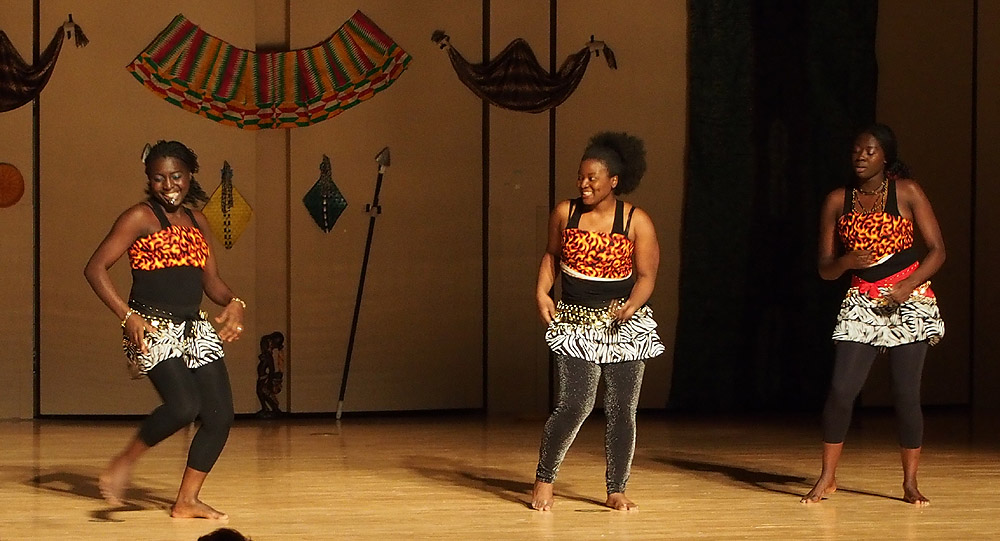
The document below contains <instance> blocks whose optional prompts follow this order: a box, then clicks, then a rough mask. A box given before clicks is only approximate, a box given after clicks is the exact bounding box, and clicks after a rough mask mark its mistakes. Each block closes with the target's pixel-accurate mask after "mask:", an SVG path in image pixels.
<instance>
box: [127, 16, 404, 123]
mask: <svg viewBox="0 0 1000 541" xmlns="http://www.w3.org/2000/svg"><path fill="white" fill-rule="evenodd" d="M410 59H411V57H410V55H409V54H408V53H407V52H406V51H404V50H403V49H402V48H400V47H399V45H397V44H396V43H395V42H394V41H393V40H392V38H390V37H389V36H388V35H386V34H385V32H383V31H382V29H380V28H379V27H378V26H377V25H375V23H374V22H372V21H371V19H369V18H368V17H367V16H365V14H364V13H362V12H361V11H357V12H355V13H354V15H352V16H351V18H350V19H348V20H347V22H345V23H344V24H343V25H342V26H341V27H340V28H339V29H338V30H337V31H336V32H334V34H333V35H332V36H330V38H329V39H327V40H326V41H324V42H322V43H320V44H318V45H316V46H314V47H309V48H306V49H297V50H293V51H283V52H269V53H258V52H255V51H248V50H245V49H240V48H238V47H234V46H232V45H230V44H228V43H226V42H225V41H223V40H221V39H219V38H216V37H214V36H212V35H210V34H208V33H207V32H205V31H204V30H202V29H201V28H199V27H198V25H196V24H194V23H192V22H191V21H189V20H188V19H187V18H185V17H184V16H183V15H177V16H176V17H174V20H173V21H172V22H171V23H170V24H169V25H167V27H166V28H165V29H164V30H163V31H162V32H161V33H160V35H158V36H157V37H156V39H154V40H153V42H152V43H150V44H149V46H148V47H146V49H145V50H143V51H142V52H141V53H139V55H138V56H136V58H135V59H134V60H133V61H132V62H131V63H130V64H129V65H128V66H126V69H128V70H129V71H130V72H131V73H132V75H133V76H134V77H135V78H136V79H137V80H138V81H139V82H140V83H142V84H143V85H144V86H146V87H147V88H149V89H150V90H152V91H153V92H154V93H156V95H158V96H159V97H160V98H162V99H164V100H166V101H167V102H169V103H172V104H174V105H176V106H178V107H181V108H183V109H184V110H186V111H190V112H192V113H195V114H198V115H200V116H203V117H205V118H207V119H209V120H214V121H215V122H220V123H222V124H227V125H230V126H236V127H238V128H243V129H264V128H295V127H302V126H309V125H312V124H316V123H318V122H322V121H324V120H326V119H328V118H332V117H334V116H337V115H338V114H340V113H342V112H343V111H345V110H346V109H349V108H351V107H353V106H355V105H357V104H359V103H361V102H362V101H365V100H367V99H369V98H371V97H372V96H374V95H375V94H376V93H378V92H381V91H382V90H385V89H386V88H388V87H389V86H390V85H392V83H393V82H395V80H396V79H398V78H399V77H400V75H402V73H403V70H405V69H406V67H407V64H409V62H410Z"/></svg>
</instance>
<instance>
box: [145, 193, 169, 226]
mask: <svg viewBox="0 0 1000 541" xmlns="http://www.w3.org/2000/svg"><path fill="white" fill-rule="evenodd" d="M146 204H147V205H149V208H151V209H153V214H155V215H156V219H157V220H159V221H160V227H161V228H162V229H166V228H168V227H170V220H168V219H167V214H166V213H165V212H163V207H162V206H161V205H160V202H159V201H157V200H156V199H152V198H150V199H149V200H148V201H146Z"/></svg>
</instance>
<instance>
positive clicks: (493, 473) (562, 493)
mask: <svg viewBox="0 0 1000 541" xmlns="http://www.w3.org/2000/svg"><path fill="white" fill-rule="evenodd" d="M407 468H409V469H410V470H412V471H414V472H416V473H418V474H420V475H422V476H424V477H426V478H428V479H433V480H435V481H438V482H442V483H448V484H451V485H455V486H461V487H467V488H471V489H475V490H479V491H482V492H486V493H489V494H492V495H494V496H496V497H498V498H501V499H503V500H507V501H509V502H512V503H517V504H520V505H523V506H525V507H527V508H529V509H530V508H531V488H532V486H533V484H534V481H533V480H532V481H521V480H520V479H524V478H525V475H523V472H519V473H512V472H510V471H506V470H501V469H499V468H488V467H482V466H473V465H470V464H467V463H464V462H460V461H455V460H452V461H448V460H446V459H442V458H441V457H438V456H412V457H410V460H409V463H408V464H407ZM555 496H556V497H557V498H559V499H566V500H572V501H577V502H581V503H586V504H593V505H597V506H601V507H603V508H604V509H605V510H607V511H611V509H608V508H607V507H604V501H603V500H598V499H595V498H588V497H586V496H582V495H580V494H577V493H575V492H573V491H571V490H567V489H566V486H565V485H560V486H559V487H558V488H557V489H556V491H555Z"/></svg>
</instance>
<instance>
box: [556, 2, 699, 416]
mask: <svg viewBox="0 0 1000 541" xmlns="http://www.w3.org/2000/svg"><path fill="white" fill-rule="evenodd" d="M591 34H593V35H594V37H595V39H598V40H603V41H605V42H606V43H607V44H608V45H609V46H610V47H611V48H612V49H613V50H614V53H615V57H616V59H617V61H618V69H617V70H611V69H609V68H608V66H607V64H606V63H605V61H604V57H603V56H602V57H600V58H592V59H591V61H590V66H588V68H587V74H586V75H585V76H584V78H583V81H582V82H581V83H580V86H579V88H577V90H576V93H575V94H573V96H571V97H570V99H569V100H567V101H566V102H565V103H564V104H563V105H562V106H560V107H559V110H558V117H557V125H558V132H557V140H556V141H557V143H556V144H557V158H556V160H557V161H556V163H557V166H556V172H557V185H556V199H559V200H561V199H567V198H571V197H576V196H578V195H579V194H578V193H577V192H576V184H575V179H576V174H577V169H578V167H579V164H580V156H581V155H582V154H583V150H584V147H585V146H586V144H587V140H588V139H589V138H590V137H591V136H592V135H593V134H594V133H596V132H598V131H602V130H614V131H627V132H629V133H632V134H635V135H637V136H639V137H641V138H643V140H645V142H646V152H647V162H648V169H647V172H646V175H645V176H644V177H643V180H642V184H641V186H640V187H639V188H638V189H637V190H636V191H635V192H633V193H632V194H629V195H627V196H625V197H624V198H625V199H626V200H627V201H629V202H632V203H634V204H635V205H637V206H639V207H641V208H642V209H644V210H645V211H646V212H648V213H649V215H650V217H651V218H652V220H653V223H654V224H655V226H656V232H657V239H658V240H659V244H660V269H659V274H658V276H657V281H656V289H655V291H654V292H653V296H652V298H651V299H650V305H651V306H652V307H653V311H654V314H655V317H656V321H657V323H658V324H659V333H660V338H662V340H663V344H664V346H666V352H665V353H664V354H663V355H661V356H660V357H657V358H656V359H654V360H652V361H650V362H649V363H647V365H646V373H645V376H644V379H643V388H642V395H641V398H640V402H639V405H640V407H643V408H662V407H664V406H665V405H666V402H667V397H668V394H669V390H670V379H671V374H672V371H673V350H674V329H675V328H676V324H677V303H678V298H677V291H678V275H679V268H680V226H681V204H682V201H683V188H684V149H685V141H686V134H687V120H686V118H687V113H686V109H687V82H686V81H687V64H686V58H687V8H686V6H685V3H684V2H659V1H654V0H648V1H635V2H629V3H627V4H612V3H608V2H602V1H600V0H582V1H574V2H561V3H560V4H559V34H558V35H559V44H558V47H559V54H560V56H561V57H565V55H567V54H569V53H571V52H574V51H577V50H579V48H580V47H582V46H583V45H584V43H585V42H586V41H587V40H589V39H590V36H591Z"/></svg>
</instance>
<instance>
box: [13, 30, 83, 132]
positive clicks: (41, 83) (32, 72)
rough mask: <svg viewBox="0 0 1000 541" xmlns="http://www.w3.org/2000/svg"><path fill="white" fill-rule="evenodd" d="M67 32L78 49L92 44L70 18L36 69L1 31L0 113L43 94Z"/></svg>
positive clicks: (57, 31)
mask: <svg viewBox="0 0 1000 541" xmlns="http://www.w3.org/2000/svg"><path fill="white" fill-rule="evenodd" d="M64 32H65V36H66V38H67V39H69V38H71V37H74V36H75V37H76V46H77V47H84V46H86V45H87V43H89V42H90V41H89V40H88V39H87V36H85V35H83V30H81V29H80V26H79V25H77V24H76V23H74V22H73V17H72V16H70V18H69V20H68V21H66V22H65V23H63V25H62V26H60V27H59V29H58V30H56V35H55V36H52V41H50V42H49V45H48V47H46V48H45V50H44V51H42V54H41V55H40V56H39V58H38V64H37V65H34V66H33V65H30V64H28V63H27V62H25V61H24V58H22V57H21V55H20V54H18V52H17V49H15V48H14V44H13V43H11V41H10V39H9V38H8V37H7V34H6V33H4V32H3V31H2V30H0V113H2V112H6V111H11V110H13V109H17V108H18V107H20V106H22V105H24V104H26V103H28V102H29V101H31V100H33V99H35V97H37V96H38V94H40V93H41V92H42V89H43V88H45V84H46V83H48V82H49V77H51V76H52V69H53V68H54V67H55V65H56V59H57V58H59V51H61V50H62V43H63V35H64Z"/></svg>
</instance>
